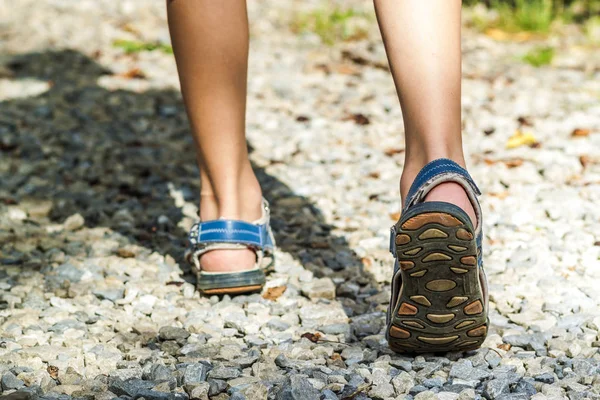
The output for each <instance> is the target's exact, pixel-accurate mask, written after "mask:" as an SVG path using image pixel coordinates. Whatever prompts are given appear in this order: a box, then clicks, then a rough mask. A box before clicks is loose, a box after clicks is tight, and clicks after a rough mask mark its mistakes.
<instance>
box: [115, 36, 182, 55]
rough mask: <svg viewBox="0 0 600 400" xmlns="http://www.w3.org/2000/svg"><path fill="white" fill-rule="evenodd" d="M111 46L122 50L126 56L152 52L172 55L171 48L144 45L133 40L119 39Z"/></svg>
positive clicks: (159, 44) (154, 44)
mask: <svg viewBox="0 0 600 400" xmlns="http://www.w3.org/2000/svg"><path fill="white" fill-rule="evenodd" d="M113 46H114V47H118V48H120V49H123V50H124V51H125V53H127V54H132V53H140V52H142V51H154V50H159V51H162V52H163V53H166V54H173V48H172V47H171V46H169V45H166V44H163V43H146V42H138V41H133V40H123V39H119V40H115V41H114V42H113Z"/></svg>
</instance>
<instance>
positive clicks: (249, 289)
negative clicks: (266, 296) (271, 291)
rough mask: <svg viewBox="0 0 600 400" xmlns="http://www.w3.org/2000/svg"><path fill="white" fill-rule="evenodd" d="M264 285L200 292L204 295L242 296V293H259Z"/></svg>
mask: <svg viewBox="0 0 600 400" xmlns="http://www.w3.org/2000/svg"><path fill="white" fill-rule="evenodd" d="M262 288H263V285H250V286H238V287H231V288H216V289H205V290H200V292H202V293H203V294H207V295H213V294H240V293H250V292H257V291H259V290H262Z"/></svg>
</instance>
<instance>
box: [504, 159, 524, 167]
mask: <svg viewBox="0 0 600 400" xmlns="http://www.w3.org/2000/svg"><path fill="white" fill-rule="evenodd" d="M502 162H503V163H504V165H506V166H507V167H508V168H516V167H520V166H521V165H523V160H521V159H520V158H514V159H512V160H503V161H502Z"/></svg>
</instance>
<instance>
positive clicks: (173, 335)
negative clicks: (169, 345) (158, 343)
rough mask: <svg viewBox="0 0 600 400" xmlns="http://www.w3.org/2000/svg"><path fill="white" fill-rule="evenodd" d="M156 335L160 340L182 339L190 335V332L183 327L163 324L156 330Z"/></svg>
mask: <svg viewBox="0 0 600 400" xmlns="http://www.w3.org/2000/svg"><path fill="white" fill-rule="evenodd" d="M158 336H159V337H160V338H161V339H162V340H175V341H179V340H184V339H187V338H188V337H190V333H189V332H188V331H186V330H185V329H183V328H178V327H176V326H163V327H162V328H160V329H159V331H158Z"/></svg>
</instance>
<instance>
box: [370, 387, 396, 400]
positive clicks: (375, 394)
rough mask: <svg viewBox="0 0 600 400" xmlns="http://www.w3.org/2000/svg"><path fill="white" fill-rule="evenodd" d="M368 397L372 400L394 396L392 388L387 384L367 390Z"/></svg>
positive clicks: (383, 399)
mask: <svg viewBox="0 0 600 400" xmlns="http://www.w3.org/2000/svg"><path fill="white" fill-rule="evenodd" d="M369 396H370V397H372V398H374V399H382V400H385V399H388V398H390V397H392V396H394V386H392V385H391V384H389V383H380V384H378V385H374V386H373V387H372V388H371V390H369Z"/></svg>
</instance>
